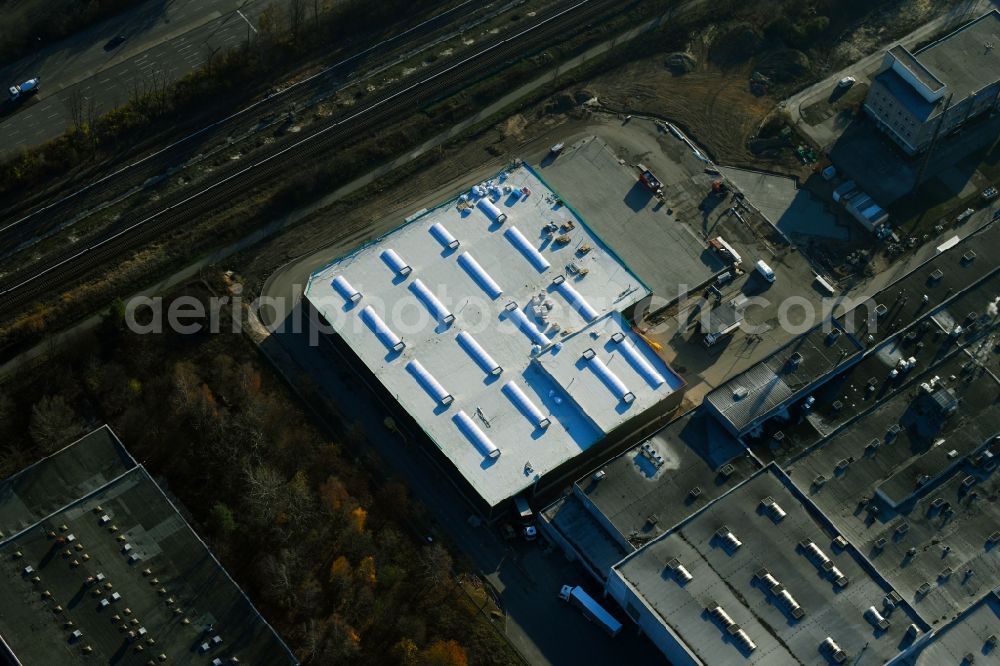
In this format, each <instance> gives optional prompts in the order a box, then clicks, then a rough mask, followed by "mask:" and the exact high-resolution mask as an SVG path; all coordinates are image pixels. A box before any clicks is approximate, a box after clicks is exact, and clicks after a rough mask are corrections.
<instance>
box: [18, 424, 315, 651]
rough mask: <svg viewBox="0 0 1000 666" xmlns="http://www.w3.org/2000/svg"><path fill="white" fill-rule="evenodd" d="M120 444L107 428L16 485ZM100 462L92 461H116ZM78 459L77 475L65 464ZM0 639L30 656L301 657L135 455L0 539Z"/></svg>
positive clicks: (84, 465)
mask: <svg viewBox="0 0 1000 666" xmlns="http://www.w3.org/2000/svg"><path fill="white" fill-rule="evenodd" d="M109 444H114V445H113V446H109ZM123 451H124V449H123V448H122V447H121V444H120V443H118V442H117V440H116V438H114V435H113V434H112V433H111V432H110V431H109V430H107V428H102V429H101V430H98V431H95V433H92V434H91V435H88V436H87V437H84V438H83V439H81V440H79V441H78V442H76V443H75V444H73V445H71V446H70V447H68V448H66V449H64V450H63V451H61V452H60V453H59V454H57V455H56V456H53V457H50V458H47V459H45V460H43V461H41V462H39V463H37V464H36V465H33V466H32V467H29V468H27V469H26V470H24V471H23V472H21V473H20V474H19V475H17V477H15V478H16V480H17V483H18V484H19V486H20V487H22V488H28V487H31V486H33V485H34V484H35V483H36V482H38V483H49V482H52V483H58V479H59V478H60V477H63V478H67V479H73V478H78V479H82V478H83V477H84V476H86V471H87V470H88V469H91V468H94V467H95V465H94V462H95V461H96V460H98V459H100V458H101V457H102V456H105V455H106V456H108V457H109V458H114V457H120V456H121V454H122V452H123ZM105 462H106V463H107V464H106V465H103V466H102V465H96V468H98V469H109V468H112V467H114V465H115V464H117V463H112V462H111V461H110V459H109V460H106V461H105ZM76 463H79V469H78V472H79V473H78V474H77V473H74V472H72V469H73V467H74V465H75V464H76ZM10 497H12V496H9V495H8V497H7V498H8V499H9V498H10ZM0 506H2V507H3V508H4V509H5V510H6V511H8V512H9V511H11V510H12V509H13V510H16V509H17V506H19V504H18V503H17V501H16V500H15V503H14V504H13V505H10V504H8V503H7V502H5V501H2V500H0ZM29 510H30V507H29ZM133 556H134V561H133ZM36 577H37V580H36ZM77 631H78V632H80V634H79V635H78V636H74V632H77ZM129 632H132V633H129ZM216 636H218V640H213V639H215V637H216ZM0 638H2V640H3V641H4V643H6V645H7V646H9V648H10V650H11V652H12V653H13V654H14V655H15V656H16V657H17V659H19V660H20V661H21V662H22V663H25V664H77V663H79V664H85V663H95V662H101V663H146V662H147V661H149V660H150V659H152V660H155V661H157V663H159V655H161V654H162V655H165V656H166V661H165V663H168V664H178V663H179V664H199V665H204V664H210V663H211V662H212V660H213V659H216V658H219V659H221V660H222V661H223V662H226V663H228V662H229V660H230V658H231V657H238V658H239V660H240V662H241V663H248V664H294V663H296V660H295V658H294V657H293V655H292V654H291V653H290V652H289V650H288V648H287V647H286V646H285V644H284V643H283V642H282V640H281V638H280V637H279V636H278V635H277V634H276V633H275V632H274V630H273V629H272V628H271V627H270V625H268V623H267V622H266V621H265V620H264V619H263V618H262V617H261V616H260V614H259V613H258V612H257V610H256V609H255V608H254V606H253V605H252V604H251V602H250V601H249V599H248V598H247V597H246V596H245V595H244V594H243V592H242V591H241V590H240V588H239V587H238V586H237V585H236V583H235V582H234V581H233V580H232V579H231V578H230V577H229V576H228V574H227V573H226V571H225V569H223V568H222V566H221V565H220V564H219V562H218V561H217V560H216V559H215V557H214V556H213V555H212V554H211V552H210V551H209V550H208V548H207V547H206V546H205V544H204V543H203V542H202V541H201V540H200V539H199V538H198V536H197V535H196V534H195V533H194V531H193V530H192V529H191V527H190V526H189V525H188V524H187V522H185V520H184V518H183V517H182V516H181V515H180V514H179V513H178V511H177V510H176V509H175V508H174V506H173V505H172V504H171V503H170V501H169V500H168V499H167V497H166V496H165V495H164V494H163V492H162V491H161V490H160V488H159V486H158V485H157V484H156V482H155V481H154V480H153V479H152V478H151V477H150V476H149V474H148V473H147V472H146V470H145V469H144V468H143V467H141V466H137V465H134V463H133V465H132V467H131V468H130V469H128V470H127V471H125V472H124V473H123V474H121V475H117V476H116V477H114V478H110V479H108V480H107V481H105V482H104V483H103V484H102V485H100V486H98V487H96V488H93V489H88V490H86V491H85V492H84V493H83V495H82V496H80V497H78V498H76V499H75V500H74V501H72V502H70V503H68V504H67V505H65V506H63V507H61V508H60V509H59V510H57V511H56V512H55V513H53V514H51V515H48V516H47V517H44V518H42V519H41V520H38V521H37V522H35V523H34V524H33V525H31V526H30V527H28V528H27V529H24V530H22V531H21V532H19V533H17V534H16V535H13V536H8V537H7V538H5V539H2V540H0ZM203 644H204V647H202V645H203Z"/></svg>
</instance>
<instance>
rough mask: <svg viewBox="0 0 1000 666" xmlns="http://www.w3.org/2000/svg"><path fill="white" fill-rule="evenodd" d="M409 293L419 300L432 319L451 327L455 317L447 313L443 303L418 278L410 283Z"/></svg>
mask: <svg viewBox="0 0 1000 666" xmlns="http://www.w3.org/2000/svg"><path fill="white" fill-rule="evenodd" d="M410 291H412V292H413V293H414V294H416V296H417V298H419V299H420V302H421V303H423V304H424V307H426V308H427V311H428V312H430V313H431V316H432V317H434V319H436V320H437V321H439V322H441V323H442V324H445V325H451V323H452V322H454V321H455V315H453V314H452V313H450V312H449V311H448V308H446V307H445V306H444V303H442V302H441V301H440V299H438V297H437V295H435V293H434V292H433V291H431V290H430V289H429V288H428V287H427V285H426V284H424V283H423V281H422V280H421V279H420V278H417V279H415V280H414V281H413V282H412V283H410Z"/></svg>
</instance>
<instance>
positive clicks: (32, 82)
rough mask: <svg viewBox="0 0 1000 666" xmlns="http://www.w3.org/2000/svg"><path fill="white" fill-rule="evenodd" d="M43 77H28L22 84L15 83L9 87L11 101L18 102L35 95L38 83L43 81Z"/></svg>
mask: <svg viewBox="0 0 1000 666" xmlns="http://www.w3.org/2000/svg"><path fill="white" fill-rule="evenodd" d="M41 81H42V80H41V79H40V78H38V77H37V76H36V77H35V78H33V79H28V80H27V81H25V82H24V83H22V84H20V85H13V86H11V87H10V88H9V89H8V92H9V93H10V101H12V102H18V101H20V100H22V99H24V98H25V97H28V96H30V95H34V94H35V93H37V92H38V84H39V83H41Z"/></svg>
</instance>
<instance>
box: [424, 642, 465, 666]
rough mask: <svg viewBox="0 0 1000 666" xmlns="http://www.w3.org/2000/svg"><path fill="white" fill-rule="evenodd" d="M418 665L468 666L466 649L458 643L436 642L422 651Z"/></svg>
mask: <svg viewBox="0 0 1000 666" xmlns="http://www.w3.org/2000/svg"><path fill="white" fill-rule="evenodd" d="M417 663H418V664H420V666H468V664H469V659H468V657H467V656H466V654H465V648H463V647H462V646H461V645H459V644H458V642H457V641H453V640H448V641H434V642H433V643H431V644H430V645H428V646H427V647H426V648H424V649H423V650H421V651H420V655H419V656H418V659H417Z"/></svg>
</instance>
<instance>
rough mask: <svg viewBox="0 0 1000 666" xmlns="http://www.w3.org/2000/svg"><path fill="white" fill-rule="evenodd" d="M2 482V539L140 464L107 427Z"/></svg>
mask: <svg viewBox="0 0 1000 666" xmlns="http://www.w3.org/2000/svg"><path fill="white" fill-rule="evenodd" d="M85 440H86V443H87V444H86V446H82V447H81V446H76V445H74V444H70V445H69V446H67V447H65V448H63V449H61V450H59V451H57V452H55V453H53V454H52V455H50V456H48V457H47V458H44V459H42V460H40V461H38V462H37V463H35V464H34V465H30V466H29V467H27V468H25V469H23V470H21V471H20V472H18V473H17V474H14V475H13V476H11V477H9V478H7V479H4V480H3V481H0V539H3V538H4V537H9V536H11V535H13V534H15V533H17V532H20V531H21V530H23V529H25V528H27V527H30V526H31V525H34V524H35V523H36V522H38V521H39V520H41V519H42V518H44V517H45V516H47V515H49V514H50V513H52V512H54V511H58V510H59V509H61V508H62V507H64V506H66V505H67V504H70V503H72V502H75V501H76V500H77V499H79V498H80V497H82V496H84V495H86V494H88V493H90V492H93V491H94V490H97V489H98V488H100V487H101V486H103V485H104V484H106V483H108V482H109V481H111V480H112V479H115V478H117V477H119V476H121V475H122V474H124V473H125V472H127V471H128V470H130V469H132V468H134V467H135V466H136V464H137V463H136V462H135V460H133V459H132V456H131V455H129V453H128V451H126V450H125V447H123V446H122V445H121V442H119V441H118V438H117V437H115V436H114V434H113V433H112V432H111V430H110V429H109V428H108V427H107V426H104V427H101V428H98V429H97V430H95V431H93V432H91V433H90V434H88V435H87V436H86V438H85Z"/></svg>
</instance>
